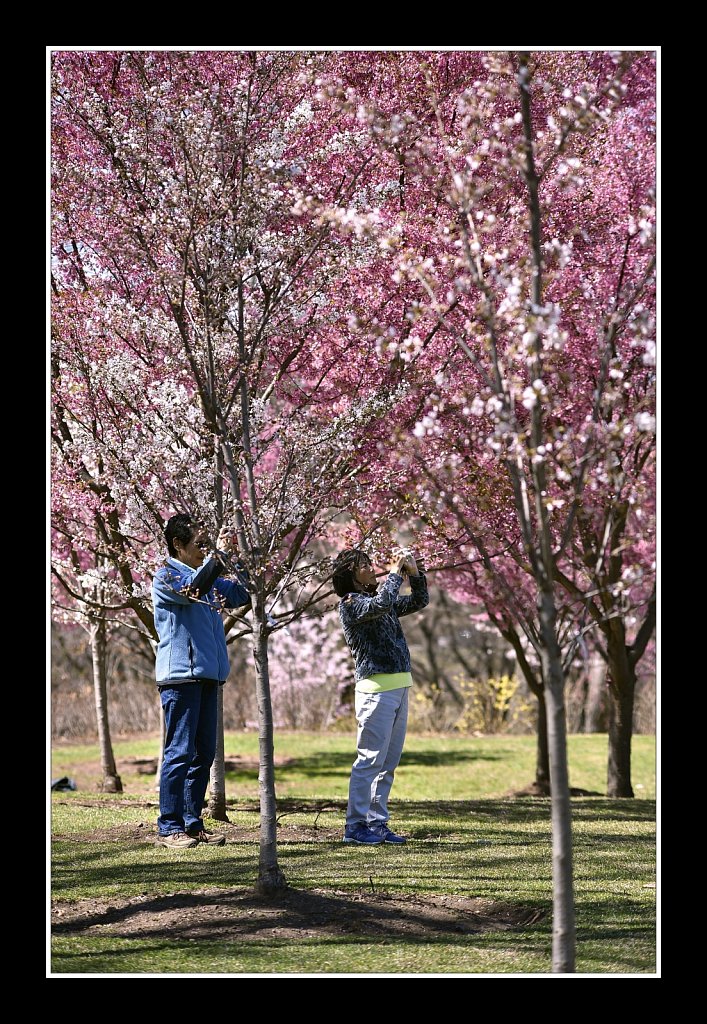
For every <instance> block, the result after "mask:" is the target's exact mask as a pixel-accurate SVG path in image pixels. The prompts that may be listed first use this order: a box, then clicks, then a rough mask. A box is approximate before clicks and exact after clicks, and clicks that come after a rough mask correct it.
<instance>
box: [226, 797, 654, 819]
mask: <svg viewBox="0 0 707 1024" xmlns="http://www.w3.org/2000/svg"><path fill="white" fill-rule="evenodd" d="M229 806H230V805H229ZM233 806H234V809H236V810H257V807H258V805H257V804H256V803H255V802H250V801H248V802H244V803H239V802H237V801H236V802H235V803H234V805H233ZM277 808H278V813H280V814H284V813H287V814H291V813H298V812H299V813H305V814H306V813H308V812H311V813H313V814H320V813H322V812H323V811H327V810H345V809H346V801H345V800H307V799H305V800H300V799H296V798H291V797H283V798H280V799H278V801H277ZM391 810H392V811H393V813H394V814H395V815H396V817H397V818H403V817H404V818H405V819H406V820H410V821H413V822H414V821H415V819H417V818H423V819H425V820H426V821H429V819H430V818H440V817H442V818H444V819H446V820H448V821H450V822H452V823H455V822H460V821H468V820H469V819H473V818H479V817H480V818H499V819H501V820H502V821H503V822H504V823H512V822H518V821H520V822H524V821H529V822H533V821H549V820H550V799H549V797H523V798H522V799H514V798H508V799H497V800H435V799H429V800H395V799H393V800H391ZM655 816H656V804H655V800H640V801H636V800H610V799H607V798H606V797H601V798H600V797H581V798H576V799H574V800H572V819H573V820H574V821H592V822H594V821H596V820H597V819H600V820H602V821H645V822H653V821H655Z"/></svg>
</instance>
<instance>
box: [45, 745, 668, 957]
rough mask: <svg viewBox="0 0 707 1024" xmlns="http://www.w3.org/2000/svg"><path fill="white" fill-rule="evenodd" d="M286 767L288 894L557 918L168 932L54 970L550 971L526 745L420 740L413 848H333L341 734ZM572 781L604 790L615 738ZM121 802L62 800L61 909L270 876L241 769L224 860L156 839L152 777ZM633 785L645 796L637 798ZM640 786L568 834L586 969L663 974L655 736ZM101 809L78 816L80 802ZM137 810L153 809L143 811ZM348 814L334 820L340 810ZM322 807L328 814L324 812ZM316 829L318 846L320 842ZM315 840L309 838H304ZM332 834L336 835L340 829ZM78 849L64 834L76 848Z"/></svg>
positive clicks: (83, 754) (65, 764)
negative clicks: (126, 838)
mask: <svg viewBox="0 0 707 1024" xmlns="http://www.w3.org/2000/svg"><path fill="white" fill-rule="evenodd" d="M154 742H155V741H154V740H139V741H131V742H130V743H126V744H122V743H117V744H116V755H117V756H118V757H121V756H130V755H132V756H149V755H150V754H153V753H154ZM226 751H227V753H231V754H235V753H238V754H240V755H241V756H242V757H244V758H245V757H248V758H253V757H256V756H257V737H255V736H253V735H251V734H230V735H229V736H228V738H227V741H226ZM276 755H277V757H278V758H291V759H292V760H291V761H290V762H289V763H287V764H285V765H283V766H282V767H281V768H280V769H279V770H278V772H277V789H278V798H279V811H280V815H281V819H280V820H281V825H282V826H283V836H286V838H282V839H281V841H280V843H279V863H280V866H281V868H282V870H283V871H284V873H285V875H286V877H287V880H288V882H289V884H290V885H291V886H292V887H294V888H296V889H300V890H312V889H317V890H326V891H327V892H332V893H333V892H334V891H337V892H339V893H348V894H361V895H364V894H366V893H370V892H371V887H373V889H374V890H375V892H376V893H377V894H388V895H391V896H397V895H402V894H414V895H416V896H418V897H419V896H424V895H426V894H437V895H458V896H466V897H485V898H487V899H492V900H494V901H500V902H503V903H506V904H512V905H518V906H519V907H526V908H538V909H541V910H544V911H546V915H545V917H544V918H543V919H542V920H540V921H538V922H537V924H534V925H531V926H527V927H525V928H524V929H523V930H518V931H514V932H485V933H478V934H471V935H469V934H466V935H463V936H461V935H460V936H457V935H451V934H450V935H431V936H430V940H429V941H427V939H425V941H421V939H420V938H419V937H418V938H414V937H411V938H408V937H401V936H398V935H396V936H393V937H390V938H387V937H386V938H383V939H379V938H376V940H375V941H373V940H367V939H366V937H365V936H361V935H359V936H357V937H353V936H348V935H347V936H341V937H337V938H334V937H332V936H321V937H313V938H305V939H298V940H297V941H296V942H295V941H292V940H285V939H273V940H272V941H270V940H259V941H251V942H227V943H225V942H222V941H218V940H216V939H213V940H209V939H199V940H192V941H186V940H181V939H179V938H170V939H163V938H159V937H157V936H145V937H135V936H132V935H131V936H129V937H128V936H122V935H119V934H118V935H111V936H108V935H93V934H92V935H91V936H88V935H86V934H81V935H73V934H66V933H65V934H61V935H59V936H57V937H56V938H55V940H54V945H53V954H54V955H53V962H52V970H53V971H54V972H55V973H76V974H83V973H94V974H101V973H106V974H113V973H128V974H141V973H155V974H159V973H176V974H180V973H181V974H184V973H195V974H199V973H215V974H217V973H223V974H233V973H235V974H238V973H245V974H250V973H253V974H287V973H295V974H306V973H314V974H319V973H321V974H336V973H342V974H356V973H371V972H377V973H390V974H400V973H412V974H437V973H438V974H455V973H459V974H508V973H512V974H534V973H544V972H549V971H550V964H551V941H552V939H551V932H552V923H551V914H550V910H551V906H552V885H551V842H550V840H551V836H550V820H549V802H548V801H547V800H542V799H527V798H525V799H513V798H510V797H508V796H507V794H508V793H509V792H513V791H514V790H515V789H520V788H522V787H523V786H525V785H527V784H528V783H529V782H530V781H531V780H532V777H533V775H532V769H533V764H534V742H533V740H532V738H531V737H529V738H526V737H486V738H483V739H472V738H461V737H460V738H457V737H453V738H425V737H420V736H410V737H409V738H408V740H407V743H406V750H405V754H404V756H403V763H402V765H401V768H400V770H399V772H398V774H397V775H396V783H395V787H394V789H393V799H392V801H391V809H392V810H393V814H394V825H395V827H396V828H398V829H400V830H401V831H403V832H405V833H406V834H407V835H408V836H410V838H411V842H410V843H409V844H408V845H407V846H405V847H401V848H394V847H388V846H385V847H378V848H364V847H360V848H359V847H356V848H353V849H352V848H351V847H350V846H344V845H343V844H341V843H340V842H339V841H338V836H339V833H340V829H341V826H342V819H343V804H344V801H345V798H346V786H347V782H348V771H349V768H350V764H351V760H352V740H351V738H350V737H347V736H342V735H336V734H322V735H319V734H279V735H278V737H277V738H276ZM569 756H570V775H571V781H572V784H573V785H574V786H578V787H581V788H583V789H588V790H598V791H603V790H604V788H605V787H604V777H605V771H606V768H605V766H606V737H603V736H573V737H570V744H569ZM55 757H56V761H55V763H54V766H53V775H54V776H56V775H58V774H74V773H75V774H76V775H78V774H79V771H78V769H79V766H80V765H81V764H84V765H88V764H90V763H91V762H92V761H94V760H95V759H96V758H97V751H96V749H95V748H93V752H91V748H87V747H80V748H66V747H60V748H57V750H56V751H55ZM121 774H122V775H123V780H124V783H125V784H126V786H127V787H128V789H127V792H126V794H125V795H124V796H123V797H118V798H116V797H115V796H108V795H101V796H99V795H98V794H95V793H94V792H91V791H88V790H84V789H82V790H79V791H78V792H75V793H57V794H53V801H52V802H53V813H52V829H53V832H54V834H55V835H56V836H57V839H56V841H55V843H54V846H53V880H52V885H53V896H54V899H55V900H57V901H60V902H62V901H63V902H65V903H67V904H69V903H71V902H73V901H75V900H78V899H119V898H122V897H130V896H140V895H146V896H148V897H157V896H160V895H167V894H172V893H181V892H190V891H193V890H195V889H201V888H207V887H212V886H213V887H217V888H226V889H237V890H242V891H245V890H247V889H249V888H250V887H251V886H252V884H253V882H254V880H255V876H256V873H257V857H258V814H257V810H256V808H255V805H254V802H253V799H254V797H255V796H256V794H257V779H256V778H255V776H256V775H257V773H255V772H254V771H252V770H250V769H247V770H245V771H243V770H241V771H238V772H235V773H231V774H229V784H228V796H229V818H230V820H231V822H232V823H233V824H235V825H237V826H240V828H241V829H242V830H246V831H245V832H242V833H241V839H240V841H237V842H229V844H228V845H227V846H225V847H221V848H211V849H208V848H200V849H199V850H198V857H196V856H195V855H194V852H193V851H184V852H183V853H178V854H168V853H167V851H165V850H163V849H162V848H160V847H155V846H153V845H151V843H150V842H149V841H148V840H149V838H150V836H149V834H148V833H149V832H150V831H151V830H152V829H154V820H155V817H156V813H157V812H156V809H155V808H154V807H150V806H145V804H147V803H148V802H154V801H155V800H156V793H155V791H154V778H152V777H145V776H137V775H135V776H134V777H133V776H132V775H131V774H129V773H127V772H125V771H123V770H122V769H121ZM638 784H640V785H642V787H643V788H642V789H638V788H637V786H638ZM634 787H635V788H636V792H637V794H640V796H641V797H642V798H641V799H636V800H609V799H607V798H605V797H581V798H574V799H573V801H572V807H573V837H574V869H575V905H576V916H577V972H578V973H587V974H602V973H605V974H650V973H652V972H655V970H656V952H655V905H654V904H655V889H654V888H652V886H653V884H654V882H655V873H654V872H655V804H654V801H653V799H652V796H653V795H654V794H655V778H654V743H653V739H652V737H643V736H640V737H636V738H635V740H634ZM82 802H85V803H90V804H91V806H85V807H84V806H81V803H82ZM141 802H142V803H141ZM332 803H333V804H336V806H334V807H332V806H331V804H332ZM327 804H328V805H329V806H327ZM140 822H143V823H144V828H145V832H146V840H145V841H144V842H140V841H139V840H136V841H132V842H120V841H118V842H115V841H111V839H110V838H109V837H106V836H103V835H102V834H101V833H100V832H99V833H98V834H97V835H92V834H91V833H93V832H95V830H97V829H98V830H101V829H111V828H113V827H114V826H116V825H126V824H132V825H137V824H138V823H140ZM315 826H316V829H317V830H319V829H321V830H322V831H321V833H320V835H321V838H319V837H318V833H317V832H313V831H312V829H313V828H314V827H315ZM297 829H302V830H303V838H302V839H301V840H300V839H299V838H298V837H297ZM328 830H329V831H328ZM64 837H65V838H64Z"/></svg>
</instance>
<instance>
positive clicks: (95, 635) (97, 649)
mask: <svg viewBox="0 0 707 1024" xmlns="http://www.w3.org/2000/svg"><path fill="white" fill-rule="evenodd" d="M90 623H91V625H90V629H89V636H90V639H91V660H92V662H93V693H94V698H95V702H96V723H97V726H98V745H99V748H100V751H101V771H102V773H103V779H102V781H101V790H102V791H103V792H104V793H122V792H123V783H122V782H121V779H120V776H119V775H118V770H117V768H116V766H115V757H114V756H113V747H112V744H111V739H110V725H109V722H108V678H107V671H106V659H107V655H108V642H107V635H106V620H105V618H104V617H103V616H102V615H92V616H91V619H90Z"/></svg>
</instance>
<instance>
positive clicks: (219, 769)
mask: <svg viewBox="0 0 707 1024" xmlns="http://www.w3.org/2000/svg"><path fill="white" fill-rule="evenodd" d="M207 810H208V814H209V817H210V818H215V820H216V821H228V815H227V814H226V768H225V765H224V747H223V687H222V686H219V688H218V723H217V725H216V757H215V758H214V763H213V764H212V765H211V774H210V776H209V806H208V809H207Z"/></svg>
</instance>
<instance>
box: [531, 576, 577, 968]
mask: <svg viewBox="0 0 707 1024" xmlns="http://www.w3.org/2000/svg"><path fill="white" fill-rule="evenodd" d="M539 612H540V629H541V634H542V640H543V644H542V649H541V659H542V668H543V679H544V680H545V704H546V709H547V738H548V751H549V758H550V788H551V800H550V805H551V813H552V889H553V900H552V905H553V918H552V973H553V974H568V973H571V972H573V971H574V963H575V924H574V895H573V881H572V818H571V810H570V789H569V773H568V770H567V726H566V721H565V699H564V676H563V672H562V656H561V653H560V647H559V644H558V642H557V629H556V621H555V617H556V616H555V602H554V599H553V595H552V591H551V590H546V591H543V592H541V594H540V601H539Z"/></svg>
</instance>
